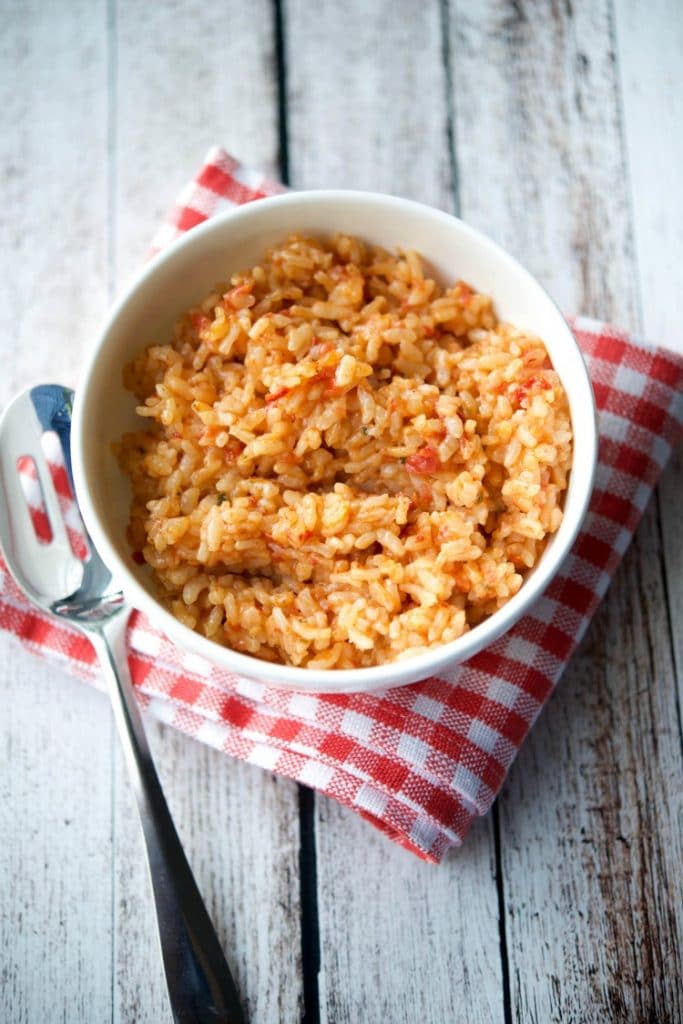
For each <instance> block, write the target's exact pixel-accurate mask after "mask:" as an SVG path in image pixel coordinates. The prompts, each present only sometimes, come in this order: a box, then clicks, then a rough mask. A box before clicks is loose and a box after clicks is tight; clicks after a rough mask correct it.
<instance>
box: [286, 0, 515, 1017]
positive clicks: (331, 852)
mask: <svg viewBox="0 0 683 1024" xmlns="http://www.w3.org/2000/svg"><path fill="white" fill-rule="evenodd" d="M400 12H401V14H400V16H397V10H396V5H395V4H391V3H388V2H382V3H377V4H373V5H368V4H363V3H361V2H359V0H357V2H354V3H347V4H345V5H343V6H339V5H337V4H334V3H332V2H331V0H326V2H324V3H322V4H321V5H319V7H318V9H317V12H316V17H315V18H311V11H310V6H309V5H307V4H306V3H304V2H302V0H298V2H294V3H288V4H287V6H286V20H285V35H286V46H287V53H288V62H287V71H288V85H289V92H288V96H289V106H288V112H289V117H288V123H289V154H290V167H291V170H292V183H293V185H294V186H295V187H309V188H314V187H321V186H341V187H349V188H351V187H354V188H366V189H377V190H385V191H389V192H399V193H401V194H403V195H407V196H411V197H413V198H416V199H420V200H423V201H426V202H431V203H434V204H436V205H439V206H442V207H444V208H449V207H450V205H451V187H450V179H449V168H450V162H449V151H448V132H447V123H448V110H447V104H446V82H445V73H444V67H443V62H442V51H441V43H442V36H441V24H440V18H439V8H438V5H435V4H434V5H422V4H418V3H413V2H408V3H404V4H401V5H400ZM315 832H316V837H317V881H318V885H317V896H318V909H319V931H320V958H321V966H320V975H319V987H320V1013H321V1020H323V1021H330V1022H334V1024H344V1022H354V1024H355V1022H356V1021H359V1020H368V1021H380V1020H386V1021H396V1022H398V1021H409V1020H425V1021H427V1020H428V1021H442V1020H443V1021H446V1020H448V1021H467V1022H475V1021H487V1022H491V1021H497V1020H502V1019H503V1000H502V990H501V962H500V951H499V933H498V905H497V894H496V885H495V877H494V868H493V838H492V830H491V826H490V822H486V823H484V824H483V825H482V826H481V827H479V828H477V829H476V830H475V834H474V835H473V836H472V837H471V840H470V843H469V844H468V846H467V847H466V848H465V849H464V850H463V851H462V852H460V853H458V854H456V855H454V856H452V857H449V858H448V859H447V860H446V862H445V863H444V864H443V865H442V866H441V867H440V868H438V869H435V868H433V867H431V866H429V865H425V864H422V863H420V862H419V861H417V860H416V859H415V858H414V857H413V856H412V855H410V854H408V853H406V852H405V851H404V850H401V849H399V848H397V847H395V846H393V845H392V844H391V843H390V842H389V841H388V840H387V839H386V838H385V837H383V836H381V835H379V834H376V833H374V832H373V830H372V828H371V827H370V826H369V825H368V824H367V823H365V822H362V821H359V820H358V819H357V817H356V816H355V815H354V814H352V813H351V812H350V811H348V810H346V809H344V808H341V807H338V806H337V805H336V804H334V803H332V802H330V801H328V800H326V799H324V798H317V799H316V816H315ZM361 851H362V852H361Z"/></svg>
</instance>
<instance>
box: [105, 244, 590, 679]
mask: <svg viewBox="0 0 683 1024" xmlns="http://www.w3.org/2000/svg"><path fill="white" fill-rule="evenodd" d="M124 376H125V384H126V387H127V388H128V389H130V390H131V391H132V392H134V394H135V395H136V396H137V398H138V400H139V403H140V404H139V406H138V409H137V411H138V414H139V415H140V417H143V418H144V420H145V423H144V426H142V425H141V427H142V428H141V429H140V430H139V431H137V432H135V433H131V434H127V435H126V436H125V437H124V438H123V439H122V441H121V443H120V444H119V445H118V446H117V452H118V457H119V460H120V463H121V465H122V467H123V469H124V471H125V472H126V473H127V475H128V476H129V478H130V480H131V483H132V493H133V501H132V509H131V520H130V528H129V539H130V543H131V549H132V557H133V558H134V559H135V560H136V561H137V562H139V563H143V562H144V563H146V564H147V565H148V566H149V567H150V569H151V572H152V574H153V576H154V579H155V581H156V585H157V587H158V593H159V598H160V600H161V601H162V603H163V604H164V605H166V606H167V607H168V608H169V609H170V611H171V612H172V613H173V614H174V615H175V616H176V617H177V618H178V619H180V620H181V621H182V622H184V623H185V624H186V625H187V626H189V627H190V628H192V629H194V630H197V631H199V632H200V633H203V634H204V635H205V636H207V637H209V638H210V639H212V640H214V641H216V642H217V643H220V644H225V645H227V646H229V647H232V648H233V649H235V650H237V651H241V652H243V653H246V654H250V655H254V656H256V657H258V658H263V659H266V660H268V661H277V662H284V663H286V664H290V665H297V666H305V667H307V668H314V669H315V668H319V669H323V668H338V669H343V668H356V667H363V666H370V665H378V664H381V663H383V662H389V661H393V660H395V659H398V658H406V657H410V656H413V655H415V654H418V653H420V652H422V651H424V650H425V648H428V647H431V646H433V645H436V644H444V643H448V642H449V641H451V640H455V639H456V638H457V637H459V636H461V635H462V634H463V633H464V632H465V631H467V630H468V629H470V628H471V627H473V626H475V625H476V624H477V623H478V622H480V621H481V620H482V619H484V618H485V617H486V616H489V615H491V614H492V613H493V612H495V611H496V610H497V609H498V608H500V607H501V606H502V605H503V604H505V602H506V601H508V600H509V598H510V597H511V596H512V595H513V594H515V593H516V592H517V591H518V590H519V588H520V587H521V586H522V583H523V580H524V577H525V574H526V573H527V572H528V571H529V570H530V569H532V568H533V566H534V565H535V564H536V562H537V561H538V559H539V557H540V555H541V553H542V552H543V549H544V546H545V544H546V542H547V538H548V537H549V536H550V535H551V534H553V533H554V532H555V531H556V530H557V529H558V527H559V525H560V522H561V520H562V498H563V493H564V491H565V489H566V487H567V478H568V473H569V469H570V464H571V455H572V433H571V423H570V417H569V410H568V404H567V398H566V395H565V392H564V390H563V388H562V385H561V382H560V380H559V377H558V375H557V373H555V371H554V370H553V368H552V365H551V363H550V360H549V358H548V355H547V352H546V349H545V347H544V344H543V342H542V341H541V340H540V339H539V338H537V337H534V336H532V335H529V334H527V333H525V332H523V331H521V330H519V329H517V328H515V327H514V326H512V325H510V324H507V323H500V322H499V321H498V320H497V317H496V314H495V310H494V308H493V305H492V302H491V299H490V298H488V297H487V296H485V295H483V294H480V293H478V292H476V291H474V290H473V289H472V288H471V287H469V286H468V285H467V284H466V283H465V282H464V281H456V283H455V284H454V285H452V286H451V287H445V288H444V287H440V286H439V284H437V283H436V282H435V281H434V280H433V279H432V278H431V277H430V276H429V274H428V273H427V272H426V270H425V267H424V265H423V261H422V260H421V258H420V256H419V255H418V254H417V253H415V252H410V251H406V252H403V251H400V252H398V253H389V252H386V251H384V250H382V249H380V248H377V247H374V246H370V245H366V244H365V243H363V242H362V241H360V240H358V239H356V238H350V237H347V236H343V235H342V236H337V237H335V238H333V239H332V240H330V241H321V240H317V239H311V238H303V237H299V236H292V237H290V238H288V239H287V240H286V241H285V242H283V243H282V244H280V245H278V246H276V247H275V248H273V249H271V250H270V251H269V252H268V253H267V254H265V256H264V258H263V260H262V262H261V263H260V264H259V265H258V266H255V267H252V268H251V269H249V270H245V271H244V272H241V273H237V274H234V275H233V276H232V278H231V279H230V281H229V282H228V283H226V284H223V285H221V286H219V287H216V289H215V290H214V292H212V294H210V295H208V296H207V297H206V298H205V299H204V301H203V302H201V303H200V304H199V305H197V306H194V307H193V308H191V309H189V310H188V311H187V313H185V314H184V315H183V316H182V317H181V318H180V320H179V321H178V323H177V324H176V326H175V329H174V332H173V337H172V338H170V339H169V341H168V343H167V344H164V345H152V346H150V347H148V348H147V349H146V350H145V351H144V352H142V353H141V355H140V356H139V357H138V358H137V359H135V360H134V361H133V362H132V363H131V364H130V365H129V366H127V367H126V370H125V374H124Z"/></svg>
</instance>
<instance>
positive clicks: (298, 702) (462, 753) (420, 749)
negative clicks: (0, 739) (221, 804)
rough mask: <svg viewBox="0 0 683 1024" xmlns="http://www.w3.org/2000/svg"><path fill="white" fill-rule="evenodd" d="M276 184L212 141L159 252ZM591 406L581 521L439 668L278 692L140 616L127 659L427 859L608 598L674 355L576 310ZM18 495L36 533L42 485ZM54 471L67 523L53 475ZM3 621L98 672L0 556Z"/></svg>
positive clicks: (140, 679) (659, 446)
mask: <svg viewBox="0 0 683 1024" xmlns="http://www.w3.org/2000/svg"><path fill="white" fill-rule="evenodd" d="M278 191H282V186H280V185H278V184H277V183H276V182H272V181H268V180H267V179H266V178H264V177H263V176H262V175H261V174H259V173H257V172H254V171H251V170H247V169H245V168H244V167H242V166H241V165H240V164H239V163H238V162H237V161H236V160H234V159H233V158H231V157H230V156H228V154H226V153H225V152H224V151H223V150H221V149H214V150H212V151H211V152H210V153H209V155H208V157H207V160H206V163H205V165H204V166H203V167H202V170H201V171H200V173H199V175H198V176H197V178H196V179H195V180H194V182H192V183H191V184H190V185H189V186H188V187H187V188H186V189H185V190H184V192H183V193H182V194H181V196H180V198H179V202H178V205H177V207H176V208H175V209H174V211H173V213H172V215H171V217H170V219H169V221H168V222H167V223H166V224H165V225H164V226H163V227H162V229H161V230H160V232H159V233H158V234H157V236H156V239H155V241H154V246H155V248H156V249H159V248H162V247H163V246H164V245H167V244H168V243H169V242H171V241H172V240H173V239H174V238H176V237H177V236H178V235H179V234H181V233H182V232H183V231H186V230H188V229H189V228H192V227H193V226H194V225H195V224H198V223H200V222H201V221H203V220H205V219H206V218H208V217H211V216H212V215H213V214H215V213H218V212H219V211H221V210H225V209H228V208H230V207H232V206H235V205H238V204H240V203H244V202H249V201H251V200H255V199H259V198H261V197H263V196H266V195H271V194H273V193H274V192H278ZM573 328H574V331H575V333H576V336H577V338H578V340H579V343H580V345H581V348H582V350H583V352H584V354H585V356H586V359H587V362H588V366H589V369H590V374H591V378H592V380H593V386H594V389H595V396H596V400H597V404H598V409H599V431H600V452H599V466H598V472H597V479H596V484H595V492H594V494H593V498H592V502H591V507H590V513H589V515H588V518H587V520H586V524H585V528H584V530H583V532H582V534H581V535H580V537H579V539H578V540H577V542H576V544H575V546H574V549H573V551H572V553H571V555H570V557H569V558H568V559H567V561H566V563H565V564H564V566H563V567H562V570H561V572H560V574H559V575H558V576H557V577H556V578H555V580H554V581H553V583H552V584H551V586H550V587H549V588H548V590H547V592H546V593H545V595H544V596H543V597H542V598H541V599H540V600H539V601H538V602H537V604H536V605H535V606H534V608H533V610H532V612H531V613H530V614H529V615H527V616H526V618H524V619H523V620H522V621H521V622H519V623H518V625H517V626H515V627H514V628H513V629H512V630H511V631H510V632H509V633H508V634H507V635H505V636H504V637H502V638H501V639H500V640H498V641H497V642H496V643H495V644H493V645H492V646H491V647H489V648H488V649H487V650H485V651H483V652H482V653H480V654H478V655H477V656H476V657H474V658H472V659H471V660H470V661H469V662H467V663H466V664H464V665H461V666H459V667H456V668H453V669H451V670H450V671H448V672H444V673H442V675H441V676H440V677H439V678H432V679H427V680H425V681H424V682H422V683H418V684H415V685H412V686H405V687H400V688H396V689H391V690H386V691H384V692H382V693H377V694H373V695H370V694H358V695H343V696H324V695H314V694H310V693H288V692H285V691H281V690H276V689H272V688H269V687H267V686H266V685H264V684H261V683H256V682H249V681H247V680H244V679H239V678H237V677H235V676H232V675H231V674H230V673H228V672H224V671H222V670H221V669H218V668H216V667H215V666H213V665H211V664H210V663H209V662H208V661H205V660H204V659H202V658H199V657H197V656H196V655H194V654H189V653H186V652H184V651H182V650H179V649H178V648H177V647H175V646H174V645H173V644H172V643H171V642H170V641H169V640H168V639H166V637H165V636H163V635H162V634H161V633H160V632H159V631H158V630H157V629H156V628H155V627H154V626H152V625H151V624H150V622H149V621H148V620H147V619H146V618H145V617H144V616H143V615H141V614H140V613H137V612H136V613H134V614H133V616H132V618H131V628H130V633H129V639H130V667H131V671H132V675H133V679H134V682H135V684H136V686H137V687H138V692H139V694H140V696H141V700H142V701H143V703H145V704H146V705H147V707H148V709H149V711H150V712H151V713H152V714H154V715H156V716H157V717H158V718H159V719H161V720H162V721H163V722H166V723H167V724H168V725H171V726H173V727H174V728H176V729H180V730H182V731H183V732H185V733H187V734H188V735H190V736H193V737H195V739H198V740H201V741H202V742H204V743H208V744H210V745H212V746H214V747H217V748H218V749H220V750H224V751H225V752H226V753H228V754H232V755H234V756H235V757H240V758H243V759H244V760H245V761H249V762H251V763H252V764H256V765H260V766H261V767H262V768H265V769H266V770H268V771H272V772H277V773H279V774H281V775H286V776H288V777H289V778H292V779H295V780H296V781H297V782H301V783H304V784H305V785H307V786H313V787H314V788H315V789H318V790H320V791H321V792H322V793H325V794H327V795H328V796H330V797H333V798H334V799H336V800H339V801H341V802H342V803H344V804H347V805H348V806H349V807H352V808H353V809H354V810H355V811H357V812H358V813H359V814H361V815H362V816H363V817H364V818H367V819H368V820H369V821H370V822H372V823H373V824H374V825H376V826H377V827H378V828H380V829H382V830H383V831H384V832H386V833H387V834H388V835H389V836H390V837H391V838H392V839H394V840H395V841H397V842H399V843H401V844H402V845H403V846H405V847H407V848H409V849H410V850H412V851H413V852H414V853H416V854H417V855H418V856H420V857H423V858H424V859H426V860H431V861H438V860H440V859H441V857H442V856H443V855H444V853H445V851H446V850H447V849H448V848H449V847H450V846H453V845H458V844H460V843H461V842H462V840H463V838H464V836H465V834H466V832H467V830H468V828H469V826H470V824H471V822H472V821H473V819H474V818H475V817H476V816H477V815H479V814H484V813H485V812H486V811H487V810H488V809H489V807H490V806H491V803H492V801H493V800H494V798H495V796H496V793H497V792H498V791H499V789H500V787H501V785H502V783H503V780H504V778H505V775H506V772H507V770H508V768H509V767H510V764H511V763H512V761H513V759H514V757H515V755H516V753H517V751H518V750H519V747H520V745H521V743H522V742H523V740H524V737H525V736H526V734H527V732H528V731H529V729H530V727H531V726H532V724H533V722H534V720H535V719H536V717H537V715H538V714H539V712H540V710H541V708H542V707H543V705H544V703H545V701H546V700H547V699H548V697H549V696H550V694H551V693H552V691H553V688H554V687H555V684H556V683H557V681H558V679H559V678H560V676H561V674H562V671H563V669H564V667H565V665H566V664H567V661H568V659H569V658H570V656H571V654H572V651H573V650H574V648H575V647H576V645H577V644H578V643H579V641H580V639H581V637H582V636H583V634H584V632H585V630H586V627H587V626H588V623H589V622H590V619H591V616H592V615H593V612H594V611H595V609H596V607H597V605H598V603H599V601H600V600H601V598H602V597H603V596H604V594H605V591H606V590H607V587H608V585H609V582H610V580H611V578H612V576H613V574H614V572H615V570H616V568H617V565H618V564H619V561H620V559H621V557H622V555H623V554H624V551H625V550H626V548H627V546H628V544H629V541H630V539H631V536H632V535H633V531H634V529H635V527H636V524H637V523H638V520H639V519H640V517H641V515H642V513H643V510H644V508H645V506H646V505H647V503H648V500H649V498H650V495H651V493H652V489H653V487H654V486H655V484H656V481H657V478H658V477H659V475H660V473H661V471H662V468H663V467H664V465H665V463H666V461H667V459H668V457H669V454H670V452H671V447H672V445H673V444H674V443H675V441H676V440H677V439H678V438H679V437H680V435H681V428H682V424H683V402H682V400H681V389H682V385H683V359H681V358H680V357H679V356H676V355H674V354H672V353H670V352H667V351H666V350H664V349H661V348H650V347H647V346H645V345H643V344H640V343H638V342H635V341H633V340H632V339H630V338H628V337H626V336H625V335H623V334H620V333H618V332H617V331H615V330H613V329H612V328H610V327H608V326H607V325H605V324H602V323H598V322H596V321H592V320H586V319H581V318H579V319H576V320H574V321H573ZM29 470H30V467H27V493H28V494H29V499H30V501H31V502H32V503H33V505H34V506H35V511H34V515H35V517H36V526H37V528H38V529H39V530H42V529H44V528H45V525H46V524H45V523H44V522H42V521H41V519H40V512H39V510H38V505H39V495H38V494H36V485H35V482H33V483H32V482H31V477H30V472H29ZM55 472H56V482H57V486H58V490H59V492H60V494H61V495H62V500H63V507H64V509H65V510H66V511H67V514H68V516H69V517H70V519H69V522H70V524H71V526H72V528H73V530H74V531H75V532H76V531H77V522H76V520H75V518H73V509H72V508H71V507H70V499H69V496H68V487H67V484H66V479H65V476H64V474H63V471H61V470H59V469H57V470H55ZM0 571H1V572H0V626H1V627H3V628H4V629H5V630H7V631H9V632H10V633H14V634H15V635H16V636H17V637H19V638H20V639H21V640H22V641H23V642H24V643H25V644H26V645H28V646H29V647H31V648H32V649H33V650H35V651H37V652H40V653H44V654H48V655H50V656H53V657H55V658H56V659H58V660H60V661H61V662H62V663H63V665H64V666H65V667H67V668H68V670H69V671H72V672H74V673H75V674H78V675H80V676H81V677H83V678H86V679H89V680H92V681H96V680H97V665H96V663H95V657H94V653H93V650H92V648H91V646H90V644H89V643H88V641H87V640H86V639H84V638H83V637H81V636H80V635H79V634H78V633H75V632H73V631H72V630H70V629H68V628H66V627H65V626H63V625H62V624H60V623H58V622H57V621H56V620H54V619H52V618H50V617H48V616H46V615H43V614H41V613H40V612H38V611H36V610H35V609H34V608H32V607H31V606H30V605H29V604H28V603H27V602H26V600H25V599H24V597H23V596H22V595H21V594H20V593H19V592H18V591H17V589H16V587H15V586H14V584H13V581H12V580H11V578H10V576H9V574H8V573H7V571H6V569H5V566H4V565H2V564H0Z"/></svg>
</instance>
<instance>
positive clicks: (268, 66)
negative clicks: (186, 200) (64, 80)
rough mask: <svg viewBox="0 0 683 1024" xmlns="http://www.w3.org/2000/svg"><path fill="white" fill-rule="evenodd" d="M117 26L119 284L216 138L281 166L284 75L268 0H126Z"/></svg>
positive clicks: (253, 158)
mask: <svg viewBox="0 0 683 1024" xmlns="http://www.w3.org/2000/svg"><path fill="white" fill-rule="evenodd" d="M110 28H111V40H112V41H111V50H112V58H113V60H112V63H113V75H112V77H113V83H112V84H113V87H114V91H115V97H114V119H115V125H116V127H115V130H114V133H113V134H114V138H113V140H112V143H113V152H112V159H113V174H114V188H115V194H116V195H115V205H116V212H117V225H116V228H117V230H116V237H117V245H116V254H117V268H116V269H117V276H118V282H117V286H118V287H119V288H120V287H121V286H122V283H123V281H124V280H125V279H127V278H128V277H130V275H131V274H134V273H135V272H136V271H137V269H138V268H139V266H140V264H141V263H142V261H143V260H144V259H145V257H146V254H147V251H148V247H149V243H150V241H151V234H153V233H154V232H155V231H156V228H157V227H158V225H159V222H160V221H161V220H162V218H163V217H165V216H166V214H167V213H168V211H169V210H170V208H171V206H172V205H173V203H174V201H175V198H176V195H177V194H178V191H179V190H180V189H181V188H183V186H184V185H186V184H187V182H188V181H189V180H190V179H191V178H192V177H193V176H194V175H195V174H196V172H197V169H198V167H199V166H200V165H201V161H202V159H203V158H204V155H205V153H206V151H207V150H208V149H209V147H210V146H215V145H222V146H225V147H226V148H227V149H228V151H230V152H234V153H235V154H237V155H239V157H240V159H241V160H244V161H246V162H249V163H252V164H254V165H255V166H257V167H262V168H264V169H266V170H268V171H271V172H272V173H274V174H277V171H276V163H277V142H278V119H277V102H276V88H277V85H276V69H275V51H274V33H273V14H272V8H271V4H270V2H269V0H254V2H251V3H248V4H245V3H237V2H234V0H231V2H230V3H228V4H226V5H224V8H223V10H222V12H221V13H220V14H219V13H218V12H217V10H216V8H215V6H213V5H211V4H203V3H201V2H199V0H186V2H183V3H177V2H174V0H161V2H159V3H154V4H139V3H136V2H135V0H117V4H116V8H115V16H114V17H113V18H112V23H111V26H110Z"/></svg>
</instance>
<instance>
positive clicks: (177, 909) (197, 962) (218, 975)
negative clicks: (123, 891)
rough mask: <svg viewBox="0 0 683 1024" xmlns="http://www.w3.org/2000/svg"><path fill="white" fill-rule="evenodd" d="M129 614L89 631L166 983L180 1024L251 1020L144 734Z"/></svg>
mask: <svg viewBox="0 0 683 1024" xmlns="http://www.w3.org/2000/svg"><path fill="white" fill-rule="evenodd" d="M127 618H128V616H127V614H126V613H122V614H120V615H116V616H114V617H113V618H112V619H110V620H108V621H107V622H106V623H103V624H101V625H98V627H96V628H92V627H91V628H89V629H88V630H87V632H88V636H89V638H90V640H91V641H92V643H93V645H94V647H95V649H96V651H97V653H98V655H99V657H100V661H101V663H102V667H103V669H104V672H105V675H106V677H107V681H108V683H109V684H110V694H111V701H112V705H113V709H114V717H115V719H116V724H117V726H118V730H119V735H120V738H121V742H122V744H123V750H124V754H125V760H126V763H127V765H128V771H129V774H130V778H131V782H132V784H133V788H134V790H135V796H136V798H137V802H138V810H139V812H140V821H141V823H142V831H143V833H144V837H145V846H146V850H147V862H148V865H149V873H150V877H151V881H152V889H153V891H154V902H155V904H156V913H157V926H158V931H159V940H160V943H161V955H162V958H163V962H164V970H165V973H166V984H167V986H168V995H169V999H170V1003H171V1010H172V1012H173V1019H174V1020H175V1021H176V1022H177V1024H181V1022H182V1024H189V1022H193V1024H205V1022H206V1024H208V1022H211V1024H245V1017H244V1015H243V1013H242V1010H241V1008H240V1003H239V996H238V993H237V988H236V986H235V982H234V981H233V979H232V975H231V974H230V969H229V968H228V965H227V963H226V961H225V957H224V955H223V951H222V949H221V947H220V943H219V941H218V937H217V935H216V932H215V930H214V927H213V924H212V923H211V919H210V917H209V915H208V912H207V910H206V907H205V906H204V902H203V900H202V897H201V893H200V892H199V889H198V888H197V883H196V882H195V880H194V876H193V874H192V871H191V869H190V865H189V864H188V862H187V858H186V857H185V853H184V851H183V848H182V846H181V843H180V839H179V838H178V833H177V832H176V830H175V826H174V824H173V819H172V818H171V814H170V812H169V809H168V805H167V803H166V799H165V797H164V794H163V791H162V789H161V785H160V783H159V778H158V776H157V773H156V770H155V768H154V763H153V761H152V756H151V753H150V750H149V745H148V743H147V738H146V736H145V731H144V727H143V724H142V717H141V715H140V709H139V707H138V704H137V700H136V698H135V695H134V692H133V685H132V683H131V679H130V674H129V671H128V660H127V657H126V650H125V632H126V620H127Z"/></svg>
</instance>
